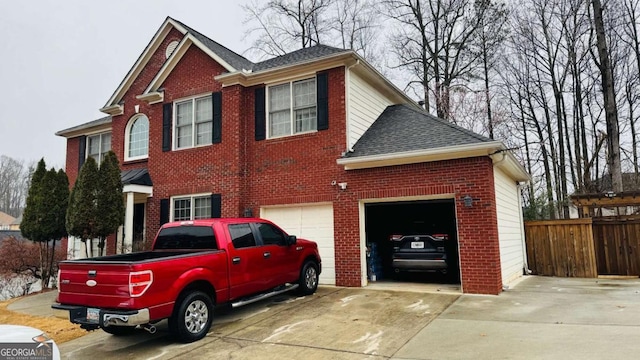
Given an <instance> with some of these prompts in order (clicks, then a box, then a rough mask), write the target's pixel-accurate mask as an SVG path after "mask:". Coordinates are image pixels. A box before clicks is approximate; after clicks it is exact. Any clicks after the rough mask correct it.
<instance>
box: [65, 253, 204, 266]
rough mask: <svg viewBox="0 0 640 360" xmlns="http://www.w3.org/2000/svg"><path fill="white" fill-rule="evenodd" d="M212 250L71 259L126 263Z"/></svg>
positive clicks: (82, 261)
mask: <svg viewBox="0 0 640 360" xmlns="http://www.w3.org/2000/svg"><path fill="white" fill-rule="evenodd" d="M206 251H212V250H170V251H163V250H159V251H143V252H136V253H130V254H118V255H110V256H101V257H94V258H87V259H79V260H73V262H74V263H87V262H98V263H105V262H116V263H127V262H141V261H146V260H158V259H163V258H167V257H172V256H179V255H193V254H195V253H199V252H206Z"/></svg>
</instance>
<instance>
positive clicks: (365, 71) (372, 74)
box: [352, 52, 424, 110]
mask: <svg viewBox="0 0 640 360" xmlns="http://www.w3.org/2000/svg"><path fill="white" fill-rule="evenodd" d="M354 55H355V56H356V58H357V60H358V65H360V66H355V67H354V69H353V70H352V71H356V72H361V73H362V75H364V77H365V79H366V80H371V81H372V82H374V83H376V85H379V86H383V87H386V88H387V89H388V90H389V91H390V92H391V93H394V94H395V95H397V96H399V97H400V98H402V99H403V100H404V101H405V102H406V103H407V104H411V105H413V106H415V107H417V108H419V109H420V110H424V109H423V108H422V107H421V106H420V105H418V103H417V102H416V101H415V100H413V99H412V98H411V97H409V96H408V95H407V93H406V92H404V91H402V90H400V89H398V87H397V86H395V85H394V84H393V83H392V82H391V81H389V79H387V78H386V77H385V76H384V75H382V74H381V73H380V72H379V71H378V70H377V69H376V68H374V67H373V66H372V65H371V64H369V63H368V62H367V61H366V60H365V59H364V58H363V57H361V56H360V55H358V53H356V52H354Z"/></svg>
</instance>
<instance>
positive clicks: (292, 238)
mask: <svg viewBox="0 0 640 360" xmlns="http://www.w3.org/2000/svg"><path fill="white" fill-rule="evenodd" d="M296 241H298V238H296V236H295V235H289V237H288V238H287V245H289V246H291V245H295V243H296Z"/></svg>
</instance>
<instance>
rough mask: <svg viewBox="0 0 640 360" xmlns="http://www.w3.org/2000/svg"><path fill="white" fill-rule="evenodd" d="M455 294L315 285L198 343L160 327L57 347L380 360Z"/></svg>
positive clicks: (79, 354) (247, 313)
mask: <svg viewBox="0 0 640 360" xmlns="http://www.w3.org/2000/svg"><path fill="white" fill-rule="evenodd" d="M458 297H459V295H457V294H434V293H419V292H395V291H385V290H364V289H352V288H332V287H321V288H320V289H319V290H318V292H317V293H316V294H314V295H313V296H308V297H295V296H280V297H276V298H272V299H271V300H267V301H263V302H259V303H255V304H251V305H248V306H246V307H243V308H239V309H233V310H223V311H221V312H219V313H217V314H216V317H215V320H214V325H213V327H212V329H211V331H210V332H209V334H208V335H207V337H206V338H204V339H203V340H201V341H198V342H195V343H192V344H180V343H175V342H173V341H172V340H171V339H170V338H169V336H168V330H167V327H166V322H162V323H160V324H159V326H158V332H157V333H156V334H154V335H151V334H148V333H146V332H144V331H140V333H139V334H136V335H134V336H129V337H124V338H122V337H115V336H111V335H107V334H105V333H104V332H102V331H95V332H93V333H91V334H89V335H87V336H85V337H82V338H80V339H76V340H73V341H70V342H68V343H64V344H59V348H60V353H61V354H62V358H63V359H65V358H68V359H90V358H99V359H100V360H106V359H123V358H127V359H189V360H196V359H212V358H213V359H231V358H233V359H363V358H370V359H376V358H380V359H385V358H390V357H391V356H393V355H394V354H395V353H396V352H397V351H398V350H399V349H400V348H401V347H402V346H404V345H405V344H406V343H407V341H409V339H411V338H412V337H413V336H415V335H416V334H417V333H418V332H419V331H421V330H422V329H423V328H424V327H425V326H426V325H427V324H428V323H429V322H431V321H432V320H433V319H434V318H435V317H436V316H437V315H438V314H440V313H441V312H442V311H444V310H445V309H446V308H447V307H448V306H449V305H450V304H451V303H452V302H453V301H455V300H456V299H457V298H458Z"/></svg>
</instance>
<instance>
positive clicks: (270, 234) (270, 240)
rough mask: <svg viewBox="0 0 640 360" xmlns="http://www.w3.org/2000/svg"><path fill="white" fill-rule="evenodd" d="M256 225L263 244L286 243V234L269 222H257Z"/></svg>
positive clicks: (283, 244) (284, 244)
mask: <svg viewBox="0 0 640 360" xmlns="http://www.w3.org/2000/svg"><path fill="white" fill-rule="evenodd" d="M257 225H258V231H260V236H261V237H262V243H263V244H264V245H282V246H286V245H287V241H286V236H285V234H284V233H283V232H282V231H281V230H280V229H278V228H276V227H274V226H273V225H271V224H265V223H259V224H257Z"/></svg>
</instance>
